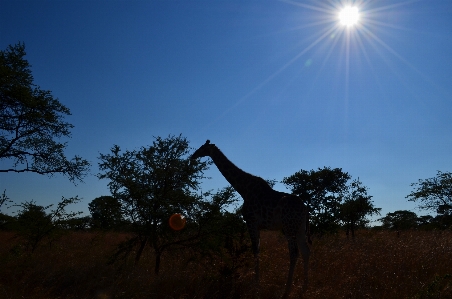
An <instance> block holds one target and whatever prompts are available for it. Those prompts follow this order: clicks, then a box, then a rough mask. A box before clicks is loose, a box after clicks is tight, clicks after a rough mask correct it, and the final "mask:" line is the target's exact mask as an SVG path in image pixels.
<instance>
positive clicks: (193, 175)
mask: <svg viewBox="0 0 452 299" xmlns="http://www.w3.org/2000/svg"><path fill="white" fill-rule="evenodd" d="M189 151H190V148H189V143H188V141H187V139H186V138H184V137H182V136H169V137H168V138H166V139H164V138H161V137H156V138H155V140H154V141H153V144H152V145H151V146H149V147H142V148H140V149H139V150H132V151H129V150H126V151H124V152H122V151H121V149H120V147H119V146H117V145H115V146H113V148H112V149H111V153H110V154H106V155H104V154H101V155H100V160H101V162H100V163H99V168H100V170H101V171H102V173H99V175H98V177H99V178H100V179H108V180H109V183H108V186H109V188H110V191H111V193H112V195H113V197H114V198H117V199H118V200H119V202H120V204H121V209H122V212H123V217H124V218H125V220H127V221H129V222H130V223H131V230H132V231H133V233H134V234H135V235H134V237H133V238H131V239H130V240H128V241H127V242H126V243H123V244H122V246H121V248H119V250H118V252H117V256H119V255H124V256H127V255H128V254H129V253H130V252H132V251H133V250H134V249H135V248H137V251H136V255H135V262H138V260H139V259H140V257H141V254H142V252H143V250H144V249H145V247H146V245H148V244H149V245H150V246H151V247H152V249H153V251H154V254H155V259H156V260H155V273H156V274H158V272H159V269H160V260H161V255H162V253H163V252H164V251H165V250H168V249H169V248H170V247H174V246H183V245H187V244H192V243H193V242H195V241H196V240H197V239H198V238H199V231H197V230H196V229H193V230H192V231H190V226H191V225H194V226H197V225H196V223H187V232H188V231H190V232H193V234H190V233H187V234H185V233H183V232H184V230H183V231H181V232H177V233H175V232H174V231H172V230H171V228H170V227H169V225H168V220H169V218H170V216H171V215H172V214H174V213H181V214H183V215H184V216H185V217H187V218H188V219H196V218H198V217H199V215H198V214H199V211H200V209H201V205H202V201H201V198H200V195H198V194H196V193H194V191H195V190H197V189H198V187H199V180H200V179H202V178H204V176H203V171H205V170H206V169H207V167H208V164H207V163H205V162H199V161H190V159H189V158H188V154H189Z"/></svg>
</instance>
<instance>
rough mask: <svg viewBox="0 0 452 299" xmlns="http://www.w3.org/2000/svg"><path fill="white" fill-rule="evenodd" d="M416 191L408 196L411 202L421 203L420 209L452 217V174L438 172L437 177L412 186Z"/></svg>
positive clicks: (420, 181)
mask: <svg viewBox="0 0 452 299" xmlns="http://www.w3.org/2000/svg"><path fill="white" fill-rule="evenodd" d="M411 186H413V187H414V190H413V191H412V192H411V193H410V194H409V195H407V196H406V198H408V200H409V201H418V200H419V201H420V202H421V203H420V205H419V208H420V209H424V210H431V211H435V212H436V213H438V214H440V215H452V173H451V172H441V171H438V173H437V174H436V177H433V178H429V179H425V180H422V179H420V180H419V181H418V182H417V183H413V184H411Z"/></svg>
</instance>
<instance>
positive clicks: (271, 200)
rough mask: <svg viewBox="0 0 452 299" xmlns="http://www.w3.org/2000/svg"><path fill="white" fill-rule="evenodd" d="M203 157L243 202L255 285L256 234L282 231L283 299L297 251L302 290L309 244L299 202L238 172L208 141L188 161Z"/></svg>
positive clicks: (303, 209)
mask: <svg viewBox="0 0 452 299" xmlns="http://www.w3.org/2000/svg"><path fill="white" fill-rule="evenodd" d="M206 156H209V157H210V158H211V159H212V160H213V162H214V163H215V165H216V166H217V168H218V170H219V171H220V172H221V174H222V175H223V176H224V177H225V179H226V180H227V181H228V182H229V183H230V184H231V185H232V187H233V188H234V189H235V190H236V191H237V192H238V193H239V194H240V195H241V196H242V198H243V208H242V213H243V218H244V220H245V221H246V225H247V227H248V231H249V234H250V237H251V245H252V249H253V253H254V260H255V275H256V276H255V278H256V282H257V285H259V239H260V230H262V229H268V230H282V231H283V233H284V235H285V237H286V239H287V241H288V243H289V244H288V245H289V255H290V267H289V276H288V278H287V284H286V289H285V292H284V295H283V298H287V297H288V295H289V293H290V290H291V288H292V280H293V274H294V270H295V265H296V262H297V259H298V255H299V250H300V251H301V254H302V257H303V264H304V285H303V289H304V290H306V287H307V284H308V261H309V255H310V246H309V244H312V242H311V240H310V238H309V215H308V209H307V207H306V205H305V204H304V203H303V201H302V199H301V198H299V197H297V196H295V195H292V194H288V193H284V192H279V191H276V190H273V189H272V188H271V187H270V185H269V184H268V183H267V182H266V181H265V180H264V179H262V178H260V177H257V176H254V175H252V174H249V173H247V172H245V171H243V170H241V169H240V168H238V167H237V166H235V165H234V164H233V163H232V162H231V161H229V159H228V158H227V157H226V156H225V155H224V154H223V153H222V152H221V151H220V149H219V148H218V147H216V146H215V144H211V143H210V141H209V140H207V141H206V143H205V144H204V145H202V146H201V147H200V148H199V149H197V150H196V151H195V152H194V153H193V155H192V156H191V159H197V158H200V157H206ZM308 243H309V244H308Z"/></svg>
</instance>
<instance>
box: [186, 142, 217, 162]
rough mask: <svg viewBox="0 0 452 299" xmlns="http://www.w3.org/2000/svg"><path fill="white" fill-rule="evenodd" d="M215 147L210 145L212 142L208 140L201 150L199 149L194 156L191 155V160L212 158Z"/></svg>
mask: <svg viewBox="0 0 452 299" xmlns="http://www.w3.org/2000/svg"><path fill="white" fill-rule="evenodd" d="M213 146H215V145H214V144H210V140H207V141H206V143H204V144H203V145H201V147H200V148H198V149H197V150H196V151H195V152H194V153H193V155H191V157H190V159H193V160H194V159H198V158H201V157H206V156H210V153H211V149H212V147H213Z"/></svg>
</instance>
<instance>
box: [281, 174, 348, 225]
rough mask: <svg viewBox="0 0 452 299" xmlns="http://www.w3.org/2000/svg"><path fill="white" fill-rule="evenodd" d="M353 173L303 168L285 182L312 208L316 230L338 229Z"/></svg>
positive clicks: (284, 180) (311, 212)
mask: <svg viewBox="0 0 452 299" xmlns="http://www.w3.org/2000/svg"><path fill="white" fill-rule="evenodd" d="M350 178H351V176H350V175H349V174H348V173H346V172H342V169H341V168H335V169H331V168H329V167H324V168H323V169H321V168H319V169H318V170H310V171H306V170H300V171H298V172H296V173H295V174H293V175H291V176H289V177H286V178H284V179H283V183H284V184H285V185H286V186H288V187H289V189H291V191H292V193H293V194H295V195H298V196H300V197H301V198H302V200H304V201H305V203H306V204H307V205H308V207H309V210H310V218H311V221H312V223H313V228H314V229H313V231H317V232H326V231H331V230H335V229H336V228H337V227H338V225H339V221H340V207H341V205H340V204H341V202H342V200H343V197H344V194H345V192H346V191H347V181H348V180H349V179H350Z"/></svg>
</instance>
